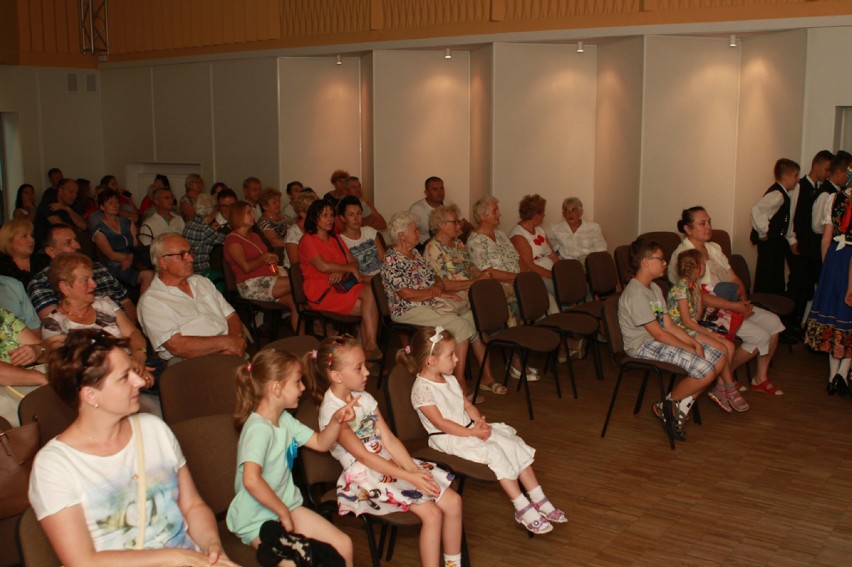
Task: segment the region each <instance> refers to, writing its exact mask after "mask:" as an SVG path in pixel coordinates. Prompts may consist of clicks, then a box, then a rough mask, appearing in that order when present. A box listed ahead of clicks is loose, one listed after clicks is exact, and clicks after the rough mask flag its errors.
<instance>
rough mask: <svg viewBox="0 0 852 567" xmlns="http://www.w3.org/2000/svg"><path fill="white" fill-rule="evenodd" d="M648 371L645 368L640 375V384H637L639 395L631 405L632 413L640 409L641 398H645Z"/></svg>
mask: <svg viewBox="0 0 852 567" xmlns="http://www.w3.org/2000/svg"><path fill="white" fill-rule="evenodd" d="M648 373H649V371H648V370H646V371H645V374H644V375H643V376H642V384H641V385H640V386H639V395H638V396H636V405H635V406H633V415H636V414H637V413H639V410H641V409H642V400H644V399H645V387H646V386H647V385H648ZM663 397H664V398H665V396H663Z"/></svg>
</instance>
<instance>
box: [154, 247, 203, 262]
mask: <svg viewBox="0 0 852 567" xmlns="http://www.w3.org/2000/svg"><path fill="white" fill-rule="evenodd" d="M194 255H195V251H194V250H193V249H192V248H190V249H189V250H181V251H180V252H172V253H170V254H160V258H168V257H169V256H180V259H181V260H186V259H187V258H189V257H190V256H194Z"/></svg>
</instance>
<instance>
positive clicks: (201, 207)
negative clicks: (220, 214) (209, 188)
mask: <svg viewBox="0 0 852 567" xmlns="http://www.w3.org/2000/svg"><path fill="white" fill-rule="evenodd" d="M193 208H194V209H195V214H196V215H198V216H200V217H202V218H203V217H206V216H207V215H212V214H213V213H214V212H215V211H216V199H215V198H214V197H213V195H211V194H210V193H201V194H200V195H199V196H198V197H196V198H195V205H194V206H193Z"/></svg>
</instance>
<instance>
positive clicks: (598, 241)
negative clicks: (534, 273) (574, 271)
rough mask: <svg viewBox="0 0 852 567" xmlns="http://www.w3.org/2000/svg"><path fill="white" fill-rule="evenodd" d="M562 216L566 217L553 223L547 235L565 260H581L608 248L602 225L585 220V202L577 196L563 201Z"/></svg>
mask: <svg viewBox="0 0 852 567" xmlns="http://www.w3.org/2000/svg"><path fill="white" fill-rule="evenodd" d="M562 217H563V218H564V219H565V220H563V221H561V222H558V223H556V224H554V225H551V227H550V229H549V230H548V232H549V234H548V235H547V236H548V238H549V239H550V242H551V243H552V244H553V245H554V246H555V247H556V252H557V253H558V254H559V257H560V258H562V259H563V260H569V259H571V260H580V262H584V261H585V259H586V256H588V255H589V254H591V253H592V252H603V251H604V250H606V240H604V237H603V233H602V232H601V227H600V225H599V224H598V223H595V222H592V221H588V220H583V202H582V201H580V199H578V198H577V197H568V198H567V199H565V200H564V201H562Z"/></svg>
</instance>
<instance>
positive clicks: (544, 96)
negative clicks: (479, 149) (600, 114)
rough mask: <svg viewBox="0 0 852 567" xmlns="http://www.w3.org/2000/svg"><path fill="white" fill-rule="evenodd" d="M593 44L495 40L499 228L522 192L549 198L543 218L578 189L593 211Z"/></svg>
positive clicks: (508, 222)
mask: <svg viewBox="0 0 852 567" xmlns="http://www.w3.org/2000/svg"><path fill="white" fill-rule="evenodd" d="M596 59H597V58H596V49H595V48H594V47H592V46H589V47H587V48H586V52H585V53H577V50H576V47H575V46H573V45H519V44H503V43H501V44H495V45H494V113H493V124H492V128H493V136H494V152H493V156H492V160H493V181H492V187H493V193H494V195H495V196H496V197H497V198H498V199H500V202H501V212H502V213H503V221H502V228H503V229H508V228H510V227H511V226H512V225H514V224H515V223H516V222H517V221H518V202H519V201H520V199H521V197H523V196H524V195H527V194H531V193H538V194H539V195H541V196H542V197H544V198H545V199H547V201H548V206H547V217H546V218H545V220H544V224H545V225H548V224H551V223H554V222H558V221H559V220H561V210H562V209H561V206H562V200H563V199H564V198H565V197H568V196H570V195H574V196H578V197H580V199H582V200H583V202H584V205H585V206H586V207H587V210H588V213H589V215H590V217H593V216H594V167H595V97H596V80H595V73H596V71H595V69H596Z"/></svg>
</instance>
